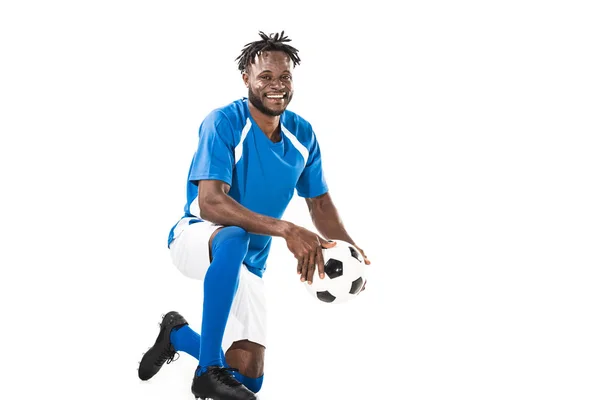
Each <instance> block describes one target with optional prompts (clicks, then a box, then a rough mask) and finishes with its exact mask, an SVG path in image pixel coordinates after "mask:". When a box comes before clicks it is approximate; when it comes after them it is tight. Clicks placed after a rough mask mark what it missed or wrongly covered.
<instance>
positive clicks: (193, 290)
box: [0, 0, 600, 400]
mask: <svg viewBox="0 0 600 400" xmlns="http://www.w3.org/2000/svg"><path fill="white" fill-rule="evenodd" d="M386 3H387V2H386ZM593 3H594V2H592V1H589V2H583V1H543V2H542V1H537V2H536V1H525V0H520V1H502V2H490V1H485V2H483V1H454V2H444V1H419V2H402V3H393V2H389V3H387V4H385V5H384V3H383V2H382V1H375V0H370V1H366V2H361V3H354V2H340V3H338V4H335V5H334V3H331V2H326V1H320V2H315V3H310V2H300V1H293V2H250V1H245V2H216V1H213V2H205V1H172V2H166V1H165V2H158V1H143V2H142V1H137V2H133V1H102V2H100V1H98V2H91V1H72V2H66V1H53V2H50V1H49V2H42V1H39V2H27V1H18V2H17V1H7V2H3V3H2V6H1V7H0V43H1V44H0V46H1V47H0V54H1V56H0V57H1V59H2V61H1V63H0V69H1V74H0V101H1V103H0V124H1V126H0V129H1V130H0V138H1V139H0V140H1V142H0V174H1V180H2V188H3V190H2V197H1V205H2V207H0V213H1V220H0V221H1V224H0V226H1V238H0V239H1V242H0V246H1V251H0V268H1V271H2V279H1V280H0V282H1V289H2V290H1V293H0V296H1V302H0V304H1V305H0V307H1V308H2V314H1V316H0V321H1V322H0V323H1V324H2V328H1V330H0V332H1V333H0V335H1V342H0V346H1V348H2V355H3V359H2V364H3V371H4V372H2V378H1V381H2V383H1V384H0V392H1V394H0V397H2V398H10V399H30V398H34V397H38V396H51V397H52V398H55V397H56V398H61V399H79V398H86V399H144V400H150V399H165V398H170V399H192V398H193V397H192V395H191V392H190V384H191V378H192V374H193V369H194V367H195V362H194V360H192V359H191V358H190V357H189V356H187V355H186V354H182V356H181V358H180V359H179V360H178V361H177V362H175V363H173V364H171V365H169V366H167V367H165V368H164V370H163V371H161V372H160V374H159V375H157V376H156V377H155V378H154V379H153V380H152V381H150V382H146V383H142V382H140V381H139V380H138V378H137V372H136V368H137V362H138V360H139V359H140V357H141V355H142V353H143V352H144V351H145V350H146V349H147V348H148V347H149V346H150V345H151V344H152V343H153V341H154V339H155V337H156V334H157V332H158V326H157V323H158V322H159V320H160V314H161V313H165V312H167V311H169V310H171V309H176V310H179V311H180V312H182V313H183V314H184V315H185V316H186V317H187V318H188V320H189V321H190V324H191V326H192V327H194V328H196V329H198V328H199V321H200V317H201V316H200V311H201V298H200V297H199V295H198V293H199V292H198V287H199V286H198V285H199V283H198V282H195V281H191V280H187V279H186V278H184V277H183V276H182V275H180V274H179V272H177V270H176V269H175V268H174V267H173V266H171V264H170V261H169V256H168V253H167V249H166V239H167V234H168V231H169V229H170V227H171V225H172V224H173V223H175V222H176V220H177V219H178V218H179V217H180V216H181V214H182V212H183V206H184V202H185V178H186V174H187V170H188V167H189V162H190V157H191V155H192V153H193V151H194V150H195V145H196V141H197V129H198V126H199V124H200V122H201V121H202V119H203V118H204V116H205V115H206V114H207V113H208V112H209V111H210V110H212V109H213V108H216V107H219V106H222V105H224V104H227V103H228V102H230V101H232V100H234V99H237V98H239V97H241V96H244V95H245V94H246V91H245V88H244V86H243V84H242V80H241V77H240V75H239V73H238V71H237V66H236V64H235V62H234V59H235V57H237V55H238V54H239V53H240V51H241V49H242V47H243V46H244V45H245V44H246V43H248V42H250V41H254V40H257V39H258V31H259V30H263V31H265V32H276V31H281V30H285V31H286V33H287V34H288V35H289V36H290V38H291V39H292V40H293V42H292V44H293V45H294V46H296V47H297V48H298V49H299V50H300V56H301V58H302V64H301V65H300V66H299V67H298V68H297V70H296V73H295V82H296V94H295V97H294V100H293V102H292V103H291V106H290V109H291V110H293V111H295V112H297V113H299V114H300V115H302V116H304V117H305V118H307V119H308V120H309V121H310V122H311V123H312V124H313V126H314V127H315V130H316V132H317V135H318V138H319V140H320V143H321V148H322V153H323V157H324V166H325V168H326V174H327V178H328V181H329V184H330V187H331V193H332V196H333V198H334V200H335V202H336V204H337V205H338V208H339V209H340V212H341V215H342V217H343V219H344V221H345V223H346V225H347V228H348V229H349V231H350V233H351V234H352V236H353V237H354V238H355V240H356V241H357V242H358V244H359V246H361V247H363V248H364V249H365V251H366V252H367V254H368V255H369V257H370V258H371V260H372V262H373V265H372V268H371V270H370V279H369V284H368V290H367V291H366V292H365V293H363V294H362V295H361V297H360V298H359V299H357V300H356V301H355V302H353V303H349V304H347V305H345V306H339V307H332V306H326V305H321V304H318V303H317V302H315V301H314V300H312V299H311V298H310V297H309V296H308V294H307V293H306V292H305V291H304V289H303V288H302V286H301V285H300V283H299V282H298V280H297V276H296V275H295V264H294V260H293V258H292V256H291V254H289V253H288V251H287V249H286V248H285V244H284V242H283V241H282V240H279V239H277V240H275V245H274V248H273V253H272V257H271V259H270V267H269V271H268V274H267V275H266V277H265V279H266V281H267V284H268V289H269V300H270V306H271V310H270V311H271V314H270V326H269V334H270V336H269V339H270V345H269V349H268V354H267V366H266V375H265V382H264V389H263V391H262V394H261V399H262V400H272V399H286V400H292V399H364V398H385V399H403V400H404V399H405V400H421V399H423V400H425V399H427V400H430V399H432V400H433V399H435V400H441V399H461V400H467V399H477V400H481V399H486V400H487V399H503V400H504V399H511V400H513V399H527V400H530V399H545V400H546V399H578V400H584V399H598V398H600V383H599V380H598V379H599V378H598V377H599V376H600V363H599V361H598V360H599V359H600V344H599V342H600V341H599V340H598V338H600V324H599V321H598V318H599V311H600V291H599V290H598V287H599V284H600V279H599V278H600V274H599V272H598V268H599V267H600V255H599V248H600V228H599V227H600V211H599V210H600V207H599V205H600V188H599V182H600V157H599V154H600V146H599V145H598V135H599V133H600V130H599V125H600V124H599V110H600V97H599V93H600V74H599V73H598V71H600V59H599V52H598V49H599V46H600V43H599V42H600V41H599V39H598V38H600V29H599V25H598V20H599V17H600V15H599V14H598V12H597V11H596V10H594V9H593V8H592V4H593ZM285 218H286V219H290V220H293V221H296V222H297V223H299V224H303V225H306V226H310V220H309V217H308V214H307V212H306V206H305V205H304V203H303V201H302V200H301V199H298V198H295V199H294V201H293V202H292V204H291V205H290V208H289V210H288V212H287V213H286V215H285Z"/></svg>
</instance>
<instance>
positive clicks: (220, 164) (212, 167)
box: [189, 111, 235, 185]
mask: <svg viewBox="0 0 600 400" xmlns="http://www.w3.org/2000/svg"><path fill="white" fill-rule="evenodd" d="M199 136H200V137H199V140H198V149H197V150H196V153H195V154H194V157H193V159H192V165H191V167H190V173H189V180H190V181H199V180H206V179H211V180H212V179H215V180H220V181H223V182H225V183H227V184H228V185H231V180H232V174H233V166H234V157H235V156H234V151H235V143H234V136H233V129H232V127H231V123H230V122H229V120H228V119H227V117H226V116H225V115H224V114H223V113H221V112H218V111H213V112H212V113H210V114H209V115H208V116H207V117H206V118H205V119H204V121H203V122H202V124H201V125H200V130H199Z"/></svg>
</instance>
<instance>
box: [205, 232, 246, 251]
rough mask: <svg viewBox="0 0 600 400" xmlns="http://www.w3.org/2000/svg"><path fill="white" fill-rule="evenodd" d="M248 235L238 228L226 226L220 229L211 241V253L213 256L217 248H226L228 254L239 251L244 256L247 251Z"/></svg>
mask: <svg viewBox="0 0 600 400" xmlns="http://www.w3.org/2000/svg"><path fill="white" fill-rule="evenodd" d="M249 244H250V234H249V233H248V232H247V231H246V230H244V229H243V228H240V227H239V226H226V227H224V228H221V229H220V230H219V231H218V232H217V234H216V235H215V237H214V238H213V240H212V244H211V247H212V251H213V254H215V253H216V252H217V251H218V250H219V248H221V247H226V248H227V252H228V253H236V252H237V250H239V252H240V253H243V254H244V255H245V254H246V252H247V251H248V245H249Z"/></svg>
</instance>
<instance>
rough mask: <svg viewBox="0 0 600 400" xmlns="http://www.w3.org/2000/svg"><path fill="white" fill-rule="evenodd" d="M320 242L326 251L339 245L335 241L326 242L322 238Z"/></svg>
mask: <svg viewBox="0 0 600 400" xmlns="http://www.w3.org/2000/svg"><path fill="white" fill-rule="evenodd" d="M319 241H320V242H321V247H323V248H325V249H330V248H332V247H335V246H336V245H337V243H336V242H335V241H333V240H325V239H323V238H321V237H319Z"/></svg>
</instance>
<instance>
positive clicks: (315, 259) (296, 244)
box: [284, 225, 336, 285]
mask: <svg viewBox="0 0 600 400" xmlns="http://www.w3.org/2000/svg"><path fill="white" fill-rule="evenodd" d="M284 239H285V241H286V243H287V247H288V249H290V251H291V252H292V254H293V255H294V257H296V260H298V266H297V268H296V272H297V273H298V274H299V275H300V281H301V282H304V281H308V284H309V285H310V284H312V282H313V276H314V274H315V266H316V267H317V269H318V271H319V277H320V278H321V279H322V278H324V277H325V265H324V262H323V252H322V249H323V248H326V249H328V248H331V247H334V246H335V245H336V243H335V242H328V241H327V240H325V239H323V238H322V237H321V236H319V235H317V234H316V233H314V232H311V231H309V230H308V229H305V228H302V227H301V226H297V225H292V227H291V229H290V230H289V231H288V233H287V234H286V235H285V236H284Z"/></svg>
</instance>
